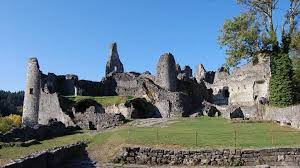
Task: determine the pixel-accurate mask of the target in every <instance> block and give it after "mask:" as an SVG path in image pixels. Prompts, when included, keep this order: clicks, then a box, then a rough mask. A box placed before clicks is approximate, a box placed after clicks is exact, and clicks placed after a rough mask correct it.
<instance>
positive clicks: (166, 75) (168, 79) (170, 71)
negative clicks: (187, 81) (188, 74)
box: [156, 53, 177, 92]
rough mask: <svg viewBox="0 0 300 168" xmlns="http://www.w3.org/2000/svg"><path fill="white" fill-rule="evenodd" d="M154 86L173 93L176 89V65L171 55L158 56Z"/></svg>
mask: <svg viewBox="0 0 300 168" xmlns="http://www.w3.org/2000/svg"><path fill="white" fill-rule="evenodd" d="M156 73H157V74H156V84H158V85H159V86H160V87H162V88H164V89H166V90H169V91H172V92H175V91H176V89H177V71H176V63H175V59H174V57H173V55H172V54H171V53H166V54H163V55H162V56H160V58H159V61H158V64H157V68H156Z"/></svg>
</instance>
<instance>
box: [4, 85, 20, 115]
mask: <svg viewBox="0 0 300 168" xmlns="http://www.w3.org/2000/svg"><path fill="white" fill-rule="evenodd" d="M23 100H24V92H23V91H20V92H14V93H12V92H6V91H3V90H0V117H1V116H2V117H3V116H8V115H10V114H19V115H22V111H21V109H22V105H23Z"/></svg>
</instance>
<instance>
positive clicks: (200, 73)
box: [195, 64, 206, 83]
mask: <svg viewBox="0 0 300 168" xmlns="http://www.w3.org/2000/svg"><path fill="white" fill-rule="evenodd" d="M205 73H206V70H205V68H204V66H203V65H202V64H198V65H196V73H195V78H196V80H197V82H198V83H201V81H202V80H205Z"/></svg>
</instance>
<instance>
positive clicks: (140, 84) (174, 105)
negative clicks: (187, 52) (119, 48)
mask: <svg viewBox="0 0 300 168" xmlns="http://www.w3.org/2000/svg"><path fill="white" fill-rule="evenodd" d="M102 83H103V87H104V88H106V89H105V91H106V92H105V95H107V96H108V95H110V96H112V95H119V96H135V97H145V98H146V99H147V101H148V102H150V103H152V104H153V105H155V103H156V102H159V101H161V100H167V101H169V102H170V105H171V109H172V111H171V114H170V115H171V116H182V115H183V114H184V113H189V111H190V108H191V107H190V106H191V104H190V103H191V102H190V98H189V96H188V94H187V93H192V94H194V93H199V92H200V88H199V87H195V90H196V89H199V91H195V92H193V91H191V90H193V87H192V84H189V82H187V83H186V87H184V85H185V84H184V83H182V84H180V86H179V87H180V91H181V92H170V91H168V90H165V89H163V88H161V87H159V86H158V85H156V84H155V82H154V81H153V80H151V79H149V78H147V77H144V76H143V75H138V74H130V73H117V74H113V75H111V76H107V77H106V78H104V79H103V80H102ZM202 86H204V85H202ZM204 88H205V86H204ZM202 91H203V90H202ZM204 91H205V92H204V93H206V89H205V90H204ZM200 97H201V98H202V95H200ZM198 100H199V99H197V101H198ZM201 100H203V99H200V100H199V101H200V103H201ZM199 101H198V102H197V103H199ZM200 105H201V104H200ZM167 113H168V112H167Z"/></svg>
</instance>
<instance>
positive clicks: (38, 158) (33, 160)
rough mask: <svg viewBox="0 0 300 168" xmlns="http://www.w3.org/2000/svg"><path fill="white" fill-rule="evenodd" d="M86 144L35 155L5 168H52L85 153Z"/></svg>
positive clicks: (15, 161) (16, 161) (81, 143)
mask: <svg viewBox="0 0 300 168" xmlns="http://www.w3.org/2000/svg"><path fill="white" fill-rule="evenodd" d="M85 147H86V143H85V142H79V143H76V144H72V145H68V146H63V147H57V148H54V149H49V150H46V151H42V152H38V153H33V154H31V155H29V156H26V157H24V158H21V159H17V160H14V161H13V162H12V163H9V164H7V165H5V166H3V168H52V167H56V166H59V165H61V164H62V163H64V162H65V161H67V160H69V159H72V158H74V157H76V156H78V155H81V154H84V153H85Z"/></svg>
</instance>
